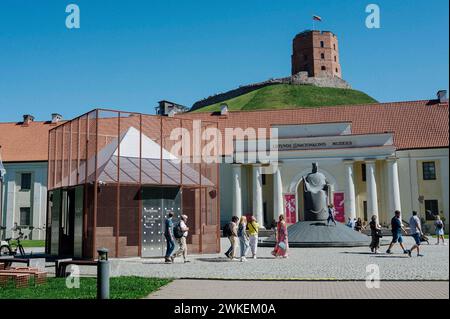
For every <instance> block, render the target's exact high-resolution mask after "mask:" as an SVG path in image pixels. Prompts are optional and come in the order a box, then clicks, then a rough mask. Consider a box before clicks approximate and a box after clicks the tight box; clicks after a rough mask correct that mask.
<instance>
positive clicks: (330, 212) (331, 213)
mask: <svg viewBox="0 0 450 319" xmlns="http://www.w3.org/2000/svg"><path fill="white" fill-rule="evenodd" d="M335 215H336V210H335V209H334V205H333V204H330V205H328V219H327V226H329V225H330V221H332V222H333V223H334V226H336V220H335V219H334V216H335Z"/></svg>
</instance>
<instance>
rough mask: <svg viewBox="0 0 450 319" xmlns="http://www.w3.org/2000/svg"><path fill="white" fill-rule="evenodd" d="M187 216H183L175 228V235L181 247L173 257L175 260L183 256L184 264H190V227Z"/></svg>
mask: <svg viewBox="0 0 450 319" xmlns="http://www.w3.org/2000/svg"><path fill="white" fill-rule="evenodd" d="M187 220H188V217H187V215H181V219H180V223H179V224H178V225H177V227H176V228H175V231H174V234H175V237H176V239H177V242H178V246H179V247H180V248H179V249H178V250H177V252H176V253H175V254H174V255H173V258H174V259H175V258H177V257H180V256H181V255H183V261H184V263H188V262H190V261H189V260H187V242H186V239H187V236H188V231H189V227H187Z"/></svg>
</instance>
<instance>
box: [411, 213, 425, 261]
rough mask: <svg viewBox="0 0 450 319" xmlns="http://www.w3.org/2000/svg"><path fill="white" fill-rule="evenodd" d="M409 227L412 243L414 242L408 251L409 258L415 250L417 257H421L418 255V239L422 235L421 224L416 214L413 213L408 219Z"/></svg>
mask: <svg viewBox="0 0 450 319" xmlns="http://www.w3.org/2000/svg"><path fill="white" fill-rule="evenodd" d="M409 227H410V231H411V236H412V237H413V238H414V241H415V242H416V243H415V244H414V245H413V246H412V247H411V249H409V250H408V255H409V257H411V253H412V251H413V250H414V249H417V257H423V255H422V254H421V253H420V238H421V236H422V235H423V232H422V224H421V222H420V219H419V217H418V216H417V212H416V211H413V212H412V216H411V218H410V219H409Z"/></svg>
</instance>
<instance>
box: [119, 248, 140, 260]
mask: <svg viewBox="0 0 450 319" xmlns="http://www.w3.org/2000/svg"><path fill="white" fill-rule="evenodd" d="M119 254H120V257H136V256H139V246H123V247H119Z"/></svg>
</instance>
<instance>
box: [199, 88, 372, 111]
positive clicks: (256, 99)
mask: <svg viewBox="0 0 450 319" xmlns="http://www.w3.org/2000/svg"><path fill="white" fill-rule="evenodd" d="M376 102H377V101H376V100H374V99H373V98H371V97H370V96H368V95H367V94H365V93H363V92H360V91H356V90H349V89H336V88H322V87H316V86H306V85H289V84H277V85H271V86H266V87H263V88H261V89H258V90H255V91H252V92H250V93H247V94H243V95H241V96H238V97H235V98H232V99H229V100H227V101H224V102H221V103H216V104H212V105H208V106H205V107H202V108H200V109H197V110H195V111H193V112H215V111H220V105H221V104H222V103H226V104H228V109H229V110H230V111H251V110H263V109H286V108H296V107H298V108H301V107H319V106H335V105H355V104H369V103H376Z"/></svg>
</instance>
